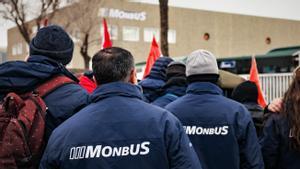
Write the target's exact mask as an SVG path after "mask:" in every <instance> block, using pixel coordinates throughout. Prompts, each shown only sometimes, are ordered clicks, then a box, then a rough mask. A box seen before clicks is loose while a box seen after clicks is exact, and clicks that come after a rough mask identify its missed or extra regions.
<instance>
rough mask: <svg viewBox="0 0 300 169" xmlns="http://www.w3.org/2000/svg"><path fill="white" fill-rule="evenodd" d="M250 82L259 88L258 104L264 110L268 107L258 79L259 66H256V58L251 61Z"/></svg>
mask: <svg viewBox="0 0 300 169" xmlns="http://www.w3.org/2000/svg"><path fill="white" fill-rule="evenodd" d="M249 80H250V81H252V82H254V83H255V84H256V86H257V88H258V98H257V102H258V104H259V105H261V106H262V107H263V108H265V107H266V105H267V104H266V100H265V98H264V95H263V92H262V90H261V87H260V82H259V77H258V70H257V65H256V60H255V57H254V56H253V57H252V61H251V69H250V77H249Z"/></svg>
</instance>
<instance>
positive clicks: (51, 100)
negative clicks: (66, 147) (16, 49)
mask: <svg viewBox="0 0 300 169" xmlns="http://www.w3.org/2000/svg"><path fill="white" fill-rule="evenodd" d="M29 47H30V49H29V52H30V55H29V57H28V59H27V61H26V62H24V61H9V62H5V63H3V64H1V65H0V100H1V99H3V97H5V95H6V94H7V93H8V92H16V93H25V92H29V91H33V90H34V89H36V88H37V86H39V85H40V84H42V83H44V82H45V81H47V80H50V79H51V78H52V77H55V76H58V75H63V76H66V77H68V78H70V79H72V80H73V81H74V83H70V84H65V85H63V86H61V87H59V88H57V89H55V90H54V91H53V92H51V93H49V94H48V95H47V96H45V97H44V98H43V99H44V101H45V103H46V105H47V107H48V110H47V114H46V121H45V122H46V131H45V132H46V133H45V138H46V140H47V139H48V138H49V136H50V134H51V132H52V131H53V130H54V129H55V128H56V127H57V126H58V125H60V124H61V123H62V122H63V121H65V120H66V119H68V118H69V117H71V116H72V115H73V114H75V113H76V112H78V111H79V110H80V109H81V108H83V107H85V106H86V105H87V104H88V98H89V95H88V93H87V92H86V91H85V90H84V89H83V88H82V87H81V86H80V85H79V84H78V82H79V81H78V79H77V78H76V77H75V76H74V75H73V74H71V73H70V72H69V71H68V70H67V69H66V68H65V65H67V64H68V63H70V61H71V60H72V56H73V48H74V44H73V41H72V39H71V38H70V37H69V35H68V34H67V33H66V32H65V31H64V30H63V29H62V28H61V27H60V26H57V25H51V26H47V27H44V28H41V29H40V30H39V31H38V32H37V34H36V36H35V37H34V38H33V39H32V40H31V42H30V46H29Z"/></svg>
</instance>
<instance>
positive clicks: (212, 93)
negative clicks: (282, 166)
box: [166, 82, 264, 169]
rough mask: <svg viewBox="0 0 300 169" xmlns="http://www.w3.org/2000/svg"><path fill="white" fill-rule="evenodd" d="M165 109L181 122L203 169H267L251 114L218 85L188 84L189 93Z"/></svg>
mask: <svg viewBox="0 0 300 169" xmlns="http://www.w3.org/2000/svg"><path fill="white" fill-rule="evenodd" d="M166 109H167V110H169V111H171V112H172V113H174V114H175V116H177V117H178V119H179V120H180V121H181V122H182V124H183V126H184V128H185V130H186V133H187V134H188V135H189V137H190V140H191V142H192V143H193V146H194V148H195V150H196V152H197V154H198V157H199V159H200V161H201V165H202V167H203V168H205V169H221V168H224V169H225V168H226V169H240V168H241V169H248V168H249V169H250V168H251V169H263V168H264V164H263V159H262V155H261V150H260V146H259V143H258V140H257V136H256V132H255V128H254V125H253V122H252V119H251V115H250V113H249V112H248V110H247V109H246V108H245V107H244V106H243V105H242V104H240V103H237V102H235V101H233V100H230V99H228V98H226V97H224V96H222V90H221V89H220V88H219V87H218V86H216V85H215V84H213V83H209V82H194V83H191V84H189V86H188V88H187V94H186V95H184V96H182V97H181V98H179V99H177V100H175V101H174V102H172V103H170V104H169V105H167V106H166Z"/></svg>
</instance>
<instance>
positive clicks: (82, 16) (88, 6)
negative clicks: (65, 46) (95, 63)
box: [64, 0, 103, 69]
mask: <svg viewBox="0 0 300 169" xmlns="http://www.w3.org/2000/svg"><path fill="white" fill-rule="evenodd" d="M102 2H103V0H80V1H78V2H77V3H74V4H73V5H72V7H70V8H69V9H68V10H67V11H66V13H65V17H67V18H65V19H64V20H66V21H69V22H67V23H65V28H66V29H67V31H69V32H74V31H75V32H77V33H76V34H77V37H75V39H76V40H75V43H77V44H79V46H80V54H81V56H82V58H83V61H84V68H85V69H89V63H90V60H91V55H90V54H89V49H90V45H91V44H93V43H96V42H99V41H100V37H98V36H95V34H97V32H99V31H100V24H99V21H100V19H99V17H98V12H99V7H100V6H101V3H102ZM71 34H72V33H71ZM73 34H74V33H73ZM73 36H74V35H73ZM99 48H100V45H99Z"/></svg>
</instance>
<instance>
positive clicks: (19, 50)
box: [12, 43, 23, 55]
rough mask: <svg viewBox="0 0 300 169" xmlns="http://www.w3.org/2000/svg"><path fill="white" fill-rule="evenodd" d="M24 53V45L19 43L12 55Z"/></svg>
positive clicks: (13, 49) (15, 45)
mask: <svg viewBox="0 0 300 169" xmlns="http://www.w3.org/2000/svg"><path fill="white" fill-rule="evenodd" d="M22 53H23V45H22V43H17V44H14V45H13V46H12V55H21V54H22Z"/></svg>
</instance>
